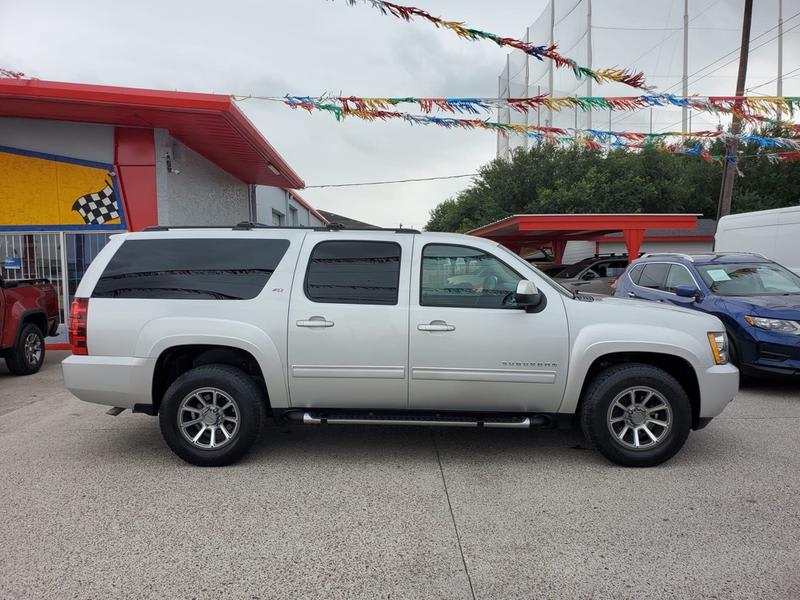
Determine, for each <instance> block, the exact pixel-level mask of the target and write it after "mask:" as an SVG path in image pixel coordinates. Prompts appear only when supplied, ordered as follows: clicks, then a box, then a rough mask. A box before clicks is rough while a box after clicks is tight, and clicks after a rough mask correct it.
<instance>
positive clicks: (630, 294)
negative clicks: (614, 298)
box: [628, 292, 639, 298]
mask: <svg viewBox="0 0 800 600" xmlns="http://www.w3.org/2000/svg"><path fill="white" fill-rule="evenodd" d="M638 297H639V296H637V295H636V294H634V293H633V292H628V298H638Z"/></svg>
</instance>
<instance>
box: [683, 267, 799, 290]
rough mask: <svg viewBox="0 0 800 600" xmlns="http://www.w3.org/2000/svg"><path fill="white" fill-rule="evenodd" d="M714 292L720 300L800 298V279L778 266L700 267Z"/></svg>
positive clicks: (704, 279) (699, 269)
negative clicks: (725, 297)
mask: <svg viewBox="0 0 800 600" xmlns="http://www.w3.org/2000/svg"><path fill="white" fill-rule="evenodd" d="M697 270H698V271H699V272H700V276H701V277H702V278H703V281H705V282H706V285H707V286H708V287H709V288H710V289H711V291H712V292H714V293H715V294H718V295H720V296H781V295H785V294H800V277H798V276H797V275H795V274H794V273H792V272H791V271H789V270H788V269H785V268H784V267H782V266H780V265H778V264H775V263H732V264H709V265H698V267H697Z"/></svg>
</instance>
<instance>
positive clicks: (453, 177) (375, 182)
mask: <svg viewBox="0 0 800 600" xmlns="http://www.w3.org/2000/svg"><path fill="white" fill-rule="evenodd" d="M478 175H479V173H466V174H464V175H443V176H441V177H419V178H416V179H396V180H394V181H363V182H359V183H328V184H325V185H307V186H305V188H303V189H306V190H309V189H321V188H341V187H360V186H365V185H390V184H394V183H416V182H418V181H436V180H440V179H461V178H464V177H476V176H478Z"/></svg>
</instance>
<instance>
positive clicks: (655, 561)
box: [0, 352, 800, 600]
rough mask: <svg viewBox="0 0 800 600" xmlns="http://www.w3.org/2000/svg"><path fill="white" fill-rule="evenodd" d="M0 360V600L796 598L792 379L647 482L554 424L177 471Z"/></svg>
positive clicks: (338, 433) (306, 448) (281, 431)
mask: <svg viewBox="0 0 800 600" xmlns="http://www.w3.org/2000/svg"><path fill="white" fill-rule="evenodd" d="M64 355H65V354H64V353H56V352H53V353H51V354H50V355H49V357H48V360H47V363H46V365H45V367H44V368H43V370H42V372H41V373H39V374H37V375H34V376H31V377H12V376H10V375H8V372H7V371H6V370H5V367H4V366H3V367H0V481H2V482H3V492H4V493H3V500H2V509H0V527H1V528H2V532H3V536H4V538H5V543H4V544H3V545H2V549H0V564H2V565H3V568H2V569H0V597H3V598H6V597H18V598H23V597H24V598H108V597H119V598H122V597H125V598H137V597H138V598H155V597H170V598H281V599H284V598H292V597H296V598H300V597H302V598H348V599H349V598H370V599H373V598H413V599H415V600H416V599H421V598H465V599H470V598H472V597H473V596H474V597H475V598H479V599H489V598H492V599H494V598H498V599H510V598H558V597H564V598H643V597H644V598H698V597H718V598H763V597H777V598H788V597H800V571H799V570H798V569H797V565H798V564H800V434H798V429H799V428H800V387H798V386H797V385H795V386H790V385H775V384H750V385H748V386H747V387H746V388H745V389H743V390H742V391H741V392H740V394H739V396H738V397H737V399H736V400H735V401H734V403H733V404H732V405H731V406H729V407H728V409H726V411H725V412H724V413H723V415H722V416H721V417H719V418H718V419H716V420H715V421H714V422H712V423H711V425H710V426H709V427H708V428H707V429H705V430H703V431H700V432H693V433H692V434H691V435H690V437H689V440H688V442H687V444H686V446H685V448H684V449H683V450H682V451H681V452H680V453H679V454H678V455H677V456H676V457H675V458H673V459H672V460H671V461H670V462H668V463H666V464H665V465H662V466H660V467H657V468H653V469H645V470H634V469H623V468H620V467H616V466H614V465H612V464H610V463H608V462H607V461H606V460H605V459H603V458H602V457H601V456H600V455H599V454H598V453H596V452H594V451H588V450H586V449H585V442H584V441H583V438H582V436H581V435H580V434H579V433H577V432H573V433H567V434H565V433H561V432H558V431H535V432H531V431H524V430H493V431H489V430H486V431H481V430H461V429H440V428H435V429H429V428H400V427H350V426H329V427H303V426H293V427H291V428H289V427H276V426H274V425H269V426H268V427H267V428H266V431H265V434H264V436H263V437H262V439H261V440H260V441H259V442H258V443H257V445H256V447H255V448H254V451H253V452H251V453H250V454H249V455H248V456H247V457H245V459H244V460H243V461H242V462H240V463H238V464H236V465H234V466H231V467H226V468H223V469H201V468H196V467H191V466H189V465H187V464H185V463H183V462H182V461H181V460H180V459H178V458H177V457H176V456H175V455H174V454H173V453H172V452H170V451H169V449H168V448H167V447H166V445H165V444H164V442H163V441H162V439H161V434H160V432H159V429H158V423H157V420H156V419H152V418H149V417H145V416H142V415H131V414H130V413H129V412H125V413H123V414H122V415H121V416H119V417H110V416H106V415H105V414H104V409H103V408H102V407H100V406H96V405H90V404H85V403H82V402H80V401H78V400H76V399H75V398H73V397H71V396H70V394H69V393H68V392H67V391H66V390H65V389H64V387H63V385H62V383H61V374H60V369H59V365H58V362H59V360H61V358H63V357H64Z"/></svg>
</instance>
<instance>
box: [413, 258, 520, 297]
mask: <svg viewBox="0 0 800 600" xmlns="http://www.w3.org/2000/svg"><path fill="white" fill-rule="evenodd" d="M522 279H523V277H522V276H520V275H519V273H517V272H516V271H514V270H513V269H512V268H511V267H509V266H508V265H506V264H505V263H504V262H502V261H501V260H499V259H498V258H495V257H494V256H492V255H490V254H487V253H486V252H483V251H482V250H478V249H477V248H470V247H468V246H450V245H445V244H429V245H427V246H425V248H424V249H423V251H422V285H421V290H420V304H421V305H422V306H454V307H472V308H511V307H514V306H515V303H514V292H516V290H517V284H518V283H519V282H520V281H521V280H522Z"/></svg>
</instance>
